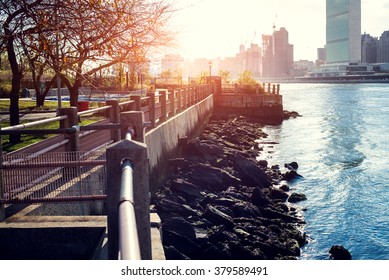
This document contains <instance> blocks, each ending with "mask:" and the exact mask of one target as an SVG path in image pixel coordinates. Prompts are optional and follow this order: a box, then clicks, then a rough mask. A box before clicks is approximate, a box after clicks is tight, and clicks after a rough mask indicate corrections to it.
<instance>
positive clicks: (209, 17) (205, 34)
mask: <svg viewBox="0 0 389 280" xmlns="http://www.w3.org/2000/svg"><path fill="white" fill-rule="evenodd" d="M176 3H177V4H178V5H180V6H181V7H182V10H180V11H179V12H178V13H177V15H176V17H175V19H174V23H175V24H177V26H179V27H178V28H179V29H180V35H179V37H178V45H179V47H178V48H177V49H176V52H178V53H180V54H181V55H182V56H183V57H184V58H188V59H193V58H198V57H205V58H216V57H226V56H235V54H236V53H237V52H238V50H239V45H240V44H245V45H246V46H249V45H250V43H257V44H260V43H261V37H262V34H271V33H272V30H273V23H274V24H275V25H276V29H277V30H278V29H279V28H280V27H285V28H286V29H287V30H288V32H289V43H290V44H293V45H294V59H295V60H299V59H309V60H315V59H316V53H317V48H318V47H323V46H324V44H325V24H326V23H325V16H326V13H325V3H326V1H325V0H177V1H176ZM388 14H389V0H374V1H373V0H362V33H363V32H366V33H370V34H371V35H372V36H380V35H381V34H382V32H383V31H385V30H389V21H388V20H387V17H388Z"/></svg>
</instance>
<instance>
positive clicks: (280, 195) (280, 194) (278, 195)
mask: <svg viewBox="0 0 389 280" xmlns="http://www.w3.org/2000/svg"><path fill="white" fill-rule="evenodd" d="M270 197H271V198H272V199H280V200H282V201H286V199H287V198H288V197H289V195H288V194H287V193H286V192H284V191H283V190H280V189H275V188H272V189H270Z"/></svg>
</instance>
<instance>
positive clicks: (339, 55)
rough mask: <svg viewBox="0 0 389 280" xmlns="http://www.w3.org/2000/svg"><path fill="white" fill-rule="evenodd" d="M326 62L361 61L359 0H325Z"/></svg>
mask: <svg viewBox="0 0 389 280" xmlns="http://www.w3.org/2000/svg"><path fill="white" fill-rule="evenodd" d="M326 1H327V3H326V7H327V8H326V15H327V28H326V41H327V63H358V62H361V0H326Z"/></svg>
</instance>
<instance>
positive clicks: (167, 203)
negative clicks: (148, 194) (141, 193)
mask: <svg viewBox="0 0 389 280" xmlns="http://www.w3.org/2000/svg"><path fill="white" fill-rule="evenodd" d="M157 209H158V212H164V213H177V214H181V215H183V216H191V215H197V214H198V213H197V212H196V211H195V210H194V209H192V208H191V207H190V206H189V205H185V204H180V203H177V202H174V201H172V200H170V199H166V198H164V199H162V200H161V201H160V202H159V203H158V204H157Z"/></svg>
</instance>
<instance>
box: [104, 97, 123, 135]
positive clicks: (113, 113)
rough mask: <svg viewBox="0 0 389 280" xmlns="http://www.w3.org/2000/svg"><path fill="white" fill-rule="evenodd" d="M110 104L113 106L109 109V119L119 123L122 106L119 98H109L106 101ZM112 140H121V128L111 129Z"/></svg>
mask: <svg viewBox="0 0 389 280" xmlns="http://www.w3.org/2000/svg"><path fill="white" fill-rule="evenodd" d="M105 103H106V104H107V105H108V106H109V105H110V106H112V108H111V109H110V110H109V120H110V122H111V123H119V121H120V107H119V100H107V101H106V102H105ZM111 140H113V141H114V142H117V141H119V140H120V129H115V130H113V129H111Z"/></svg>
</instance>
